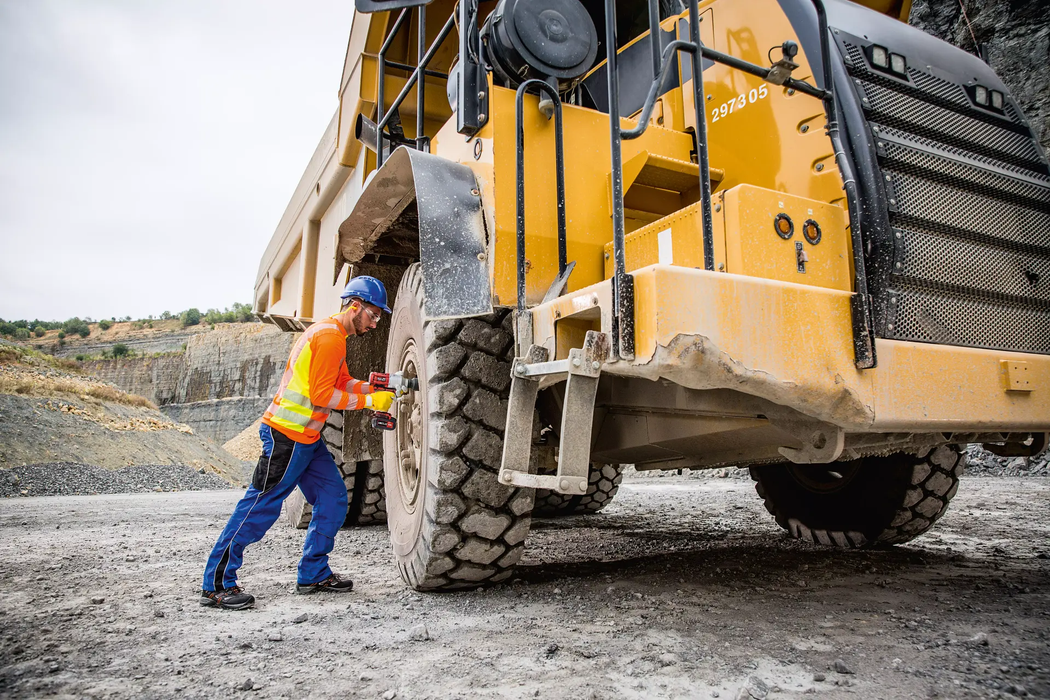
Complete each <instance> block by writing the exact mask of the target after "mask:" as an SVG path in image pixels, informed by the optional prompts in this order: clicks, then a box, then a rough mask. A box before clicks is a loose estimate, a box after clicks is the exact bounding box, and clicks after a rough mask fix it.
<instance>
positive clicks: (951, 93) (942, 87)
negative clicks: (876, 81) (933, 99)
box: [908, 68, 970, 109]
mask: <svg viewBox="0 0 1050 700" xmlns="http://www.w3.org/2000/svg"><path fill="white" fill-rule="evenodd" d="M908 77H909V78H911V79H912V81H913V82H914V83H915V84H916V85H918V86H919V89H921V90H923V91H924V92H928V93H930V94H931V95H936V96H937V97H940V98H941V99H942V100H947V101H949V102H954V103H955V104H957V105H959V106H960V107H966V108H967V109H969V108H970V100H969V99H968V98H967V97H966V93H965V92H964V91H963V89H962V88H961V87H959V86H958V85H955V84H953V83H949V82H948V81H947V80H941V79H940V78H936V77H934V76H932V75H930V74H929V73H923V72H922V71H919V70H915V69H914V68H909V69H908Z"/></svg>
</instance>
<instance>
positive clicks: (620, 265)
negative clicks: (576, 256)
mask: <svg viewBox="0 0 1050 700" xmlns="http://www.w3.org/2000/svg"><path fill="white" fill-rule="evenodd" d="M605 46H606V50H607V51H608V58H607V59H606V69H605V72H606V76H607V83H608V88H609V135H610V138H609V146H610V152H611V156H612V198H613V210H612V219H613V270H614V276H615V277H621V276H622V275H624V274H625V272H626V268H627V265H626V263H625V261H624V244H623V236H624V220H623V157H622V154H621V152H620V87H619V81H618V80H617V79H616V2H615V0H605ZM615 314H616V311H615V310H614V315H615Z"/></svg>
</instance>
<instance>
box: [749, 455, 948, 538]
mask: <svg viewBox="0 0 1050 700" xmlns="http://www.w3.org/2000/svg"><path fill="white" fill-rule="evenodd" d="M965 467H966V451H965V450H964V449H963V448H962V447H960V446H959V445H941V446H940V447H936V448H933V449H931V450H927V451H924V452H922V453H920V454H918V455H916V454H908V453H903V452H901V453H898V454H894V455H889V456H878V457H863V458H861V459H857V460H853V461H851V462H834V463H832V464H807V465H801V464H789V465H784V464H776V465H769V466H760V467H752V468H751V478H752V479H754V480H755V482H756V483H755V489H756V490H757V491H758V495H759V496H760V497H761V498H762V500H763V501H764V503H765V506H766V510H768V511H769V512H770V513H772V514H773V517H774V518H775V519H776V521H777V524H778V525H780V527H782V528H784V529H785V530H787V531H788V533H789V534H790V535H791V536H792V537H794V538H796V539H800V540H805V541H807V542H810V543H813V544H823V545H829V546H833V547H841V548H844V549H850V548H857V547H876V546H883V545H892V544H900V543H902V542H908V541H909V540H912V539H915V538H916V537H918V536H919V535H921V534H922V533H924V532H926V531H927V530H929V529H930V527H932V526H933V524H934V523H935V522H937V520H938V519H939V518H940V517H941V516H942V515H944V512H945V511H946V510H947V509H948V502H949V501H951V499H952V497H953V496H955V493H956V491H958V489H959V477H960V476H962V473H963V470H964V469H965Z"/></svg>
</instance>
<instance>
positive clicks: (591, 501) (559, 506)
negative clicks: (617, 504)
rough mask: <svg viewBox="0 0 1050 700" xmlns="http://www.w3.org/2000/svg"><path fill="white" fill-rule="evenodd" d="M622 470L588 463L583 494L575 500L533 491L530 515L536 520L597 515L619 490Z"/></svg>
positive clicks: (556, 493)
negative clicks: (533, 504) (534, 503)
mask: <svg viewBox="0 0 1050 700" xmlns="http://www.w3.org/2000/svg"><path fill="white" fill-rule="evenodd" d="M624 466H625V465H623V464H598V463H595V462H592V463H591V472H590V474H589V475H588V476H587V482H588V486H587V493H585V494H582V495H579V496H573V495H567V494H563V493H558V492H557V491H548V490H547V489H536V505H535V507H534V508H533V510H532V514H533V515H535V516H536V517H539V518H558V517H562V516H566V515H586V514H587V513H597V512H599V511H600V510H602V509H603V508H605V506H607V505H609V504H610V503H612V499H613V497H614V496H616V492H617V491H618V490H619V489H620V482H621V481H622V480H623V469H624Z"/></svg>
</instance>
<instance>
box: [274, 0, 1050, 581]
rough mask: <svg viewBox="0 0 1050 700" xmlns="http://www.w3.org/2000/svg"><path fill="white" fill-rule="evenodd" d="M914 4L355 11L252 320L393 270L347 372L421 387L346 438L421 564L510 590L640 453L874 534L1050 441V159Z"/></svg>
mask: <svg viewBox="0 0 1050 700" xmlns="http://www.w3.org/2000/svg"><path fill="white" fill-rule="evenodd" d="M909 8H910V3H909V2H906V1H905V2H900V1H897V2H894V1H889V2H884V1H878V2H876V1H875V0H864V1H862V2H849V1H847V0H824V1H822V0H813V1H811V0H759V1H758V2H753V1H749V2H743V1H742V0H710V1H707V2H699V3H698V2H695V1H692V0H689V1H687V2H684V3H682V5H681V6H680V7H679V6H675V7H669V6H665V4H664V3H657V2H648V3H647V2H640V1H639V2H614V1H613V0H605V1H604V2H602V1H599V0H584V1H580V0H543V2H525V1H524V0H517V1H515V0H500V1H499V2H477V1H476V0H461V1H460V2H452V1H451V0H436V1H435V2H429V3H426V2H419V1H416V2H411V1H409V2H401V1H398V0H375V1H371V0H358V1H357V4H356V13H355V16H354V20H353V25H352V28H351V32H350V40H349V46H348V50H347V58H346V62H345V65H344V71H343V77H342V81H341V86H340V104H339V110H338V112H337V113H336V115H335V117H334V118H333V120H332V122H331V125H330V126H329V129H328V131H327V132H326V133H325V135H324V137H323V138H322V140H321V143H320V144H319V146H318V149H317V151H316V152H315V154H314V156H313V158H312V160H311V162H310V165H309V167H308V169H307V171H306V173H305V174H304V176H303V179H302V181H301V182H300V184H299V187H298V189H297V190H296V192H295V194H294V196H293V199H292V201H291V203H290V204H289V207H288V210H287V212H286V214H285V217H284V219H283V220H282V221H281V223H280V225H279V227H278V229H277V232H276V233H275V234H274V237H273V238H272V240H271V241H270V243H269V245H268V247H267V250H266V252H265V254H264V256H263V259H262V261H261V265H260V269H259V276H258V281H257V286H256V293H255V311H256V312H257V313H258V314H259V315H260V316H261V317H262V318H263V319H265V320H267V321H269V322H271V323H274V324H276V325H278V326H280V327H281V328H284V329H286V330H290V331H291V330H301V329H303V328H305V327H307V326H309V324H311V323H312V322H314V321H315V320H319V319H323V318H324V317H326V316H327V315H329V314H331V313H334V312H336V311H338V297H339V292H340V290H341V289H342V286H343V285H344V284H345V283H346V282H347V280H349V279H350V278H351V277H352V276H355V275H360V274H368V275H372V276H374V277H377V278H379V279H380V280H382V281H383V282H384V283H385V284H386V286H387V288H388V289H389V290H390V291H391V297H392V301H391V306H392V308H393V314H392V317H391V319H390V323H389V326H387V325H385V324H384V325H381V326H380V330H379V331H377V332H376V333H373V334H371V335H370V336H369V337H368V338H367V339H355V340H353V341H352V342H353V347H352V348H351V352H349V353H348V355H347V364H348V367H349V370H350V373H351V374H352V375H353V376H355V377H360V378H365V377H367V376H368V375H369V373H370V372H388V373H394V372H400V373H402V375H404V376H407V377H411V378H415V379H418V382H419V390H418V391H414V392H410V393H409V394H408V395H407V396H405V397H403V398H401V399H400V400H399V401H398V402H397V404H396V407H395V408H396V410H395V411H394V418H396V425H394V426H393V429H392V430H389V431H380V430H376V429H374V428H373V427H372V426H371V425H370V424H369V423H368V422H367V417H366V416H360V415H356V414H350V413H348V414H346V415H345V416H343V415H336V414H333V416H332V418H331V419H330V421H329V424H328V425H327V426H326V429H325V431H324V437H325V440H326V442H327V444H328V445H329V448H330V450H331V451H332V453H333V455H335V457H336V460H337V462H338V463H339V464H340V465H341V466H340V468H341V469H342V471H343V474H344V476H345V480H346V484H347V489H348V493H349V495H350V502H351V508H350V515H349V516H348V524H349V525H356V524H363V523H365V522H375V521H381V520H384V519H385V520H386V522H387V525H388V529H389V532H390V538H391V543H392V549H393V556H394V561H395V564H396V566H397V570H398V571H399V572H400V574H401V577H402V578H403V580H404V581H405V582H406V583H407V584H408V585H409V586H411V587H412V588H415V589H419V590H435V589H449V588H464V587H476V586H478V585H479V584H487V583H498V582H500V581H507V580H509V579H511V578H512V577H513V576H514V569H515V567H516V566H517V565H518V564H519V562H520V561H521V560H522V556H523V553H524V552H525V551H526V547H527V546H528V542H529V541H530V529H531V527H532V522H533V520H532V518H533V516H534V515H539V514H555V515H576V514H586V513H593V512H596V511H599V510H601V509H602V508H604V507H606V506H608V504H609V503H610V502H612V501H613V499H614V498H616V497H617V490H618V487H619V485H620V483H621V479H622V473H623V470H624V466H625V465H628V464H631V465H634V468H635V469H637V470H640V471H653V472H656V471H671V470H681V469H691V470H697V469H701V470H702V469H715V468H719V469H720V468H725V467H727V466H742V467H747V468H749V469H750V474H751V476H752V478H753V479H754V480H755V481H756V484H757V490H758V494H759V496H760V497H761V499H762V502H763V503H764V505H765V508H766V510H767V511H768V512H769V513H770V514H771V515H772V516H773V519H774V521H775V522H776V524H777V525H778V526H779V527H780V528H782V530H783V531H784V532H786V533H787V534H788V535H789V536H790V537H793V538H797V539H799V540H804V541H807V542H811V543H814V544H820V545H825V546H829V547H837V548H841V549H855V548H872V547H882V546H889V545H893V544H899V543H904V542H908V541H911V540H912V539H914V538H915V537H918V536H919V535H922V534H923V533H925V532H927V531H928V530H929V529H930V528H931V527H933V526H934V524H935V523H936V522H937V521H938V520H939V519H940V518H941V517H942V516H944V514H945V512H946V510H947V509H948V507H949V503H950V502H951V500H952V499H953V498H954V497H955V496H956V494H957V492H958V489H959V484H960V475H961V474H962V473H963V471H964V469H965V466H966V460H967V456H966V455H967V452H966V445H968V444H978V445H983V446H984V447H986V448H987V449H989V450H991V451H993V452H995V453H996V454H999V455H1002V456H1008V457H1009V456H1021V457H1024V456H1033V455H1036V454H1039V453H1040V452H1041V451H1043V450H1044V449H1045V448H1046V446H1047V435H1048V431H1050V166H1048V163H1047V159H1046V156H1045V154H1044V153H1043V151H1042V148H1041V147H1040V145H1039V142H1038V141H1037V139H1036V138H1035V135H1034V134H1033V132H1032V130H1031V128H1030V126H1029V124H1028V122H1027V121H1026V119H1025V117H1024V115H1023V114H1022V112H1021V109H1020V107H1019V106H1018V104H1017V101H1016V100H1015V99H1014V97H1013V96H1012V95H1011V94H1010V91H1009V90H1008V89H1007V88H1006V86H1005V85H1004V84H1003V82H1002V81H1001V80H1000V79H999V78H998V77H997V76H996V75H995V73H994V72H993V71H992V70H991V69H990V68H989V66H988V65H987V64H985V63H984V62H982V61H981V60H980V59H978V58H977V57H975V56H973V55H970V54H968V53H966V52H964V51H961V50H959V49H957V48H955V47H952V46H950V45H948V44H946V43H944V42H942V41H940V40H938V39H935V38H933V37H931V36H929V35H927V34H924V33H923V32H921V31H919V30H917V29H915V28H913V27H909V26H907V24H905V20H906V19H907V15H908V10H909ZM701 117H702V118H701ZM308 507H309V504H308V503H306V502H305V500H304V499H302V497H301V495H300V496H298V497H293V498H291V499H289V501H288V504H287V510H286V514H287V520H288V521H289V522H290V523H292V524H295V525H298V526H303V525H304V524H305V523H307V522H309V512H308ZM665 526H666V527H667V528H668V529H675V528H677V527H679V523H676V522H675V518H674V517H673V515H672V514H670V513H668V514H667V517H666V519H665Z"/></svg>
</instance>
